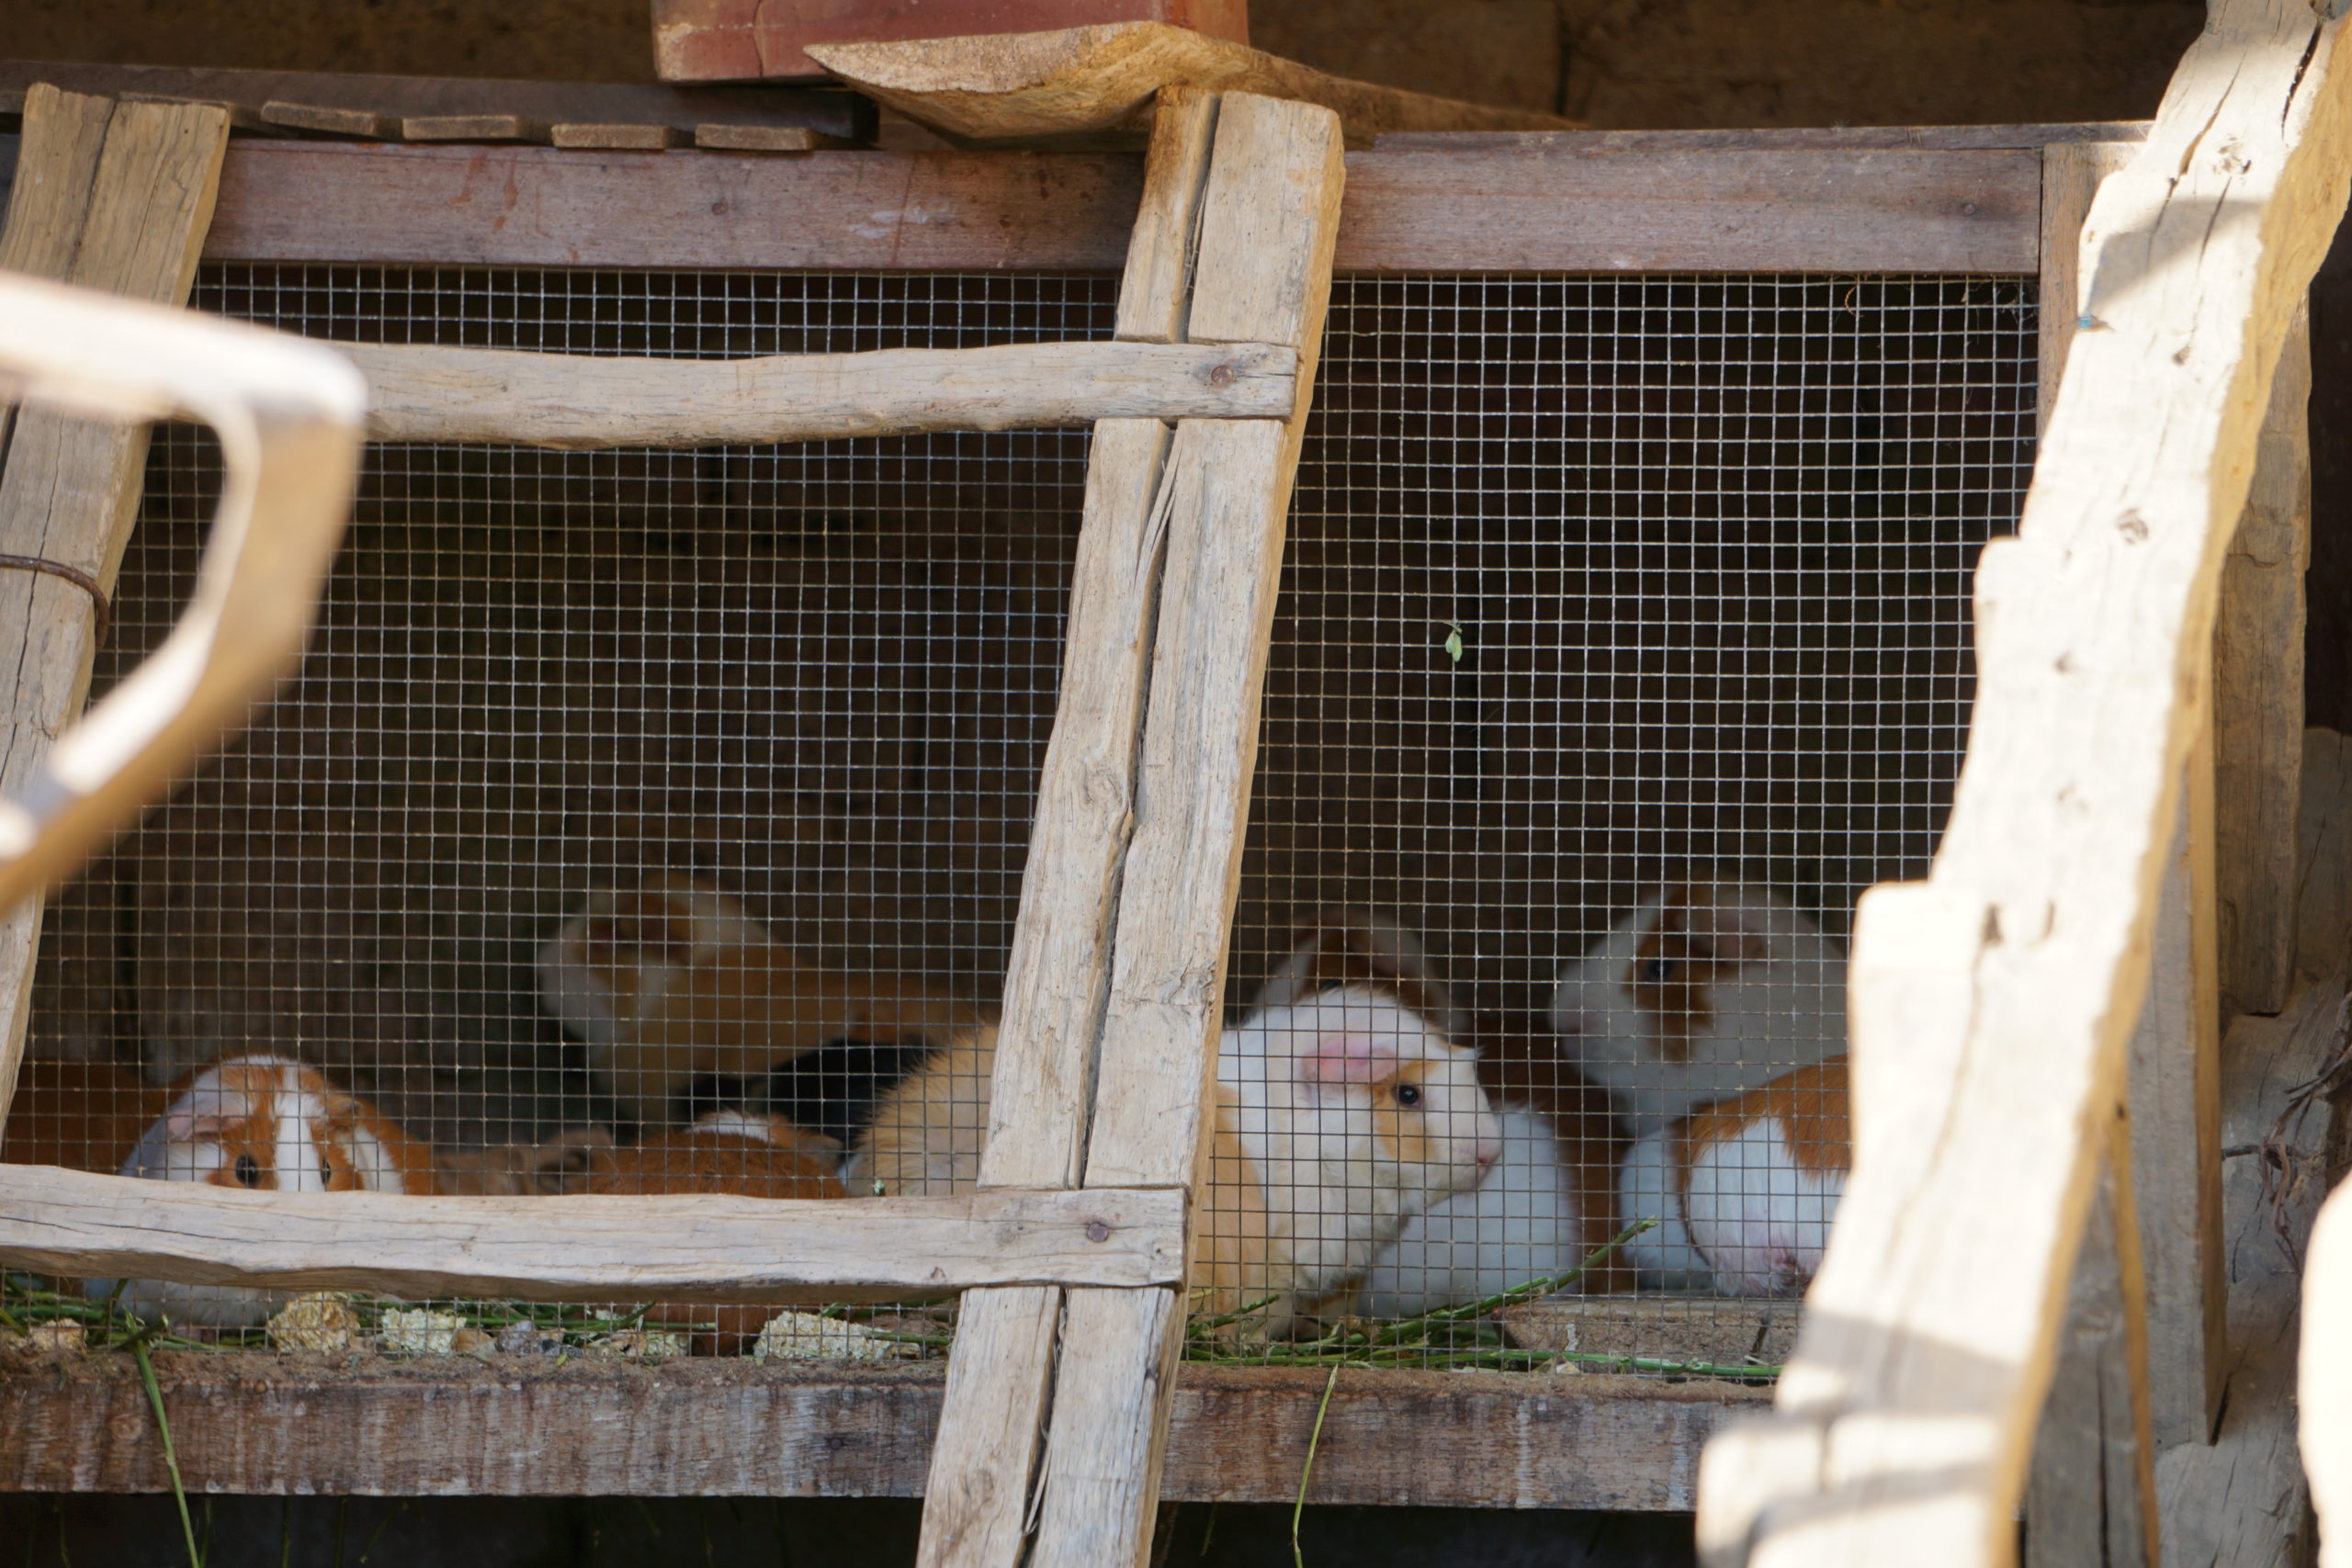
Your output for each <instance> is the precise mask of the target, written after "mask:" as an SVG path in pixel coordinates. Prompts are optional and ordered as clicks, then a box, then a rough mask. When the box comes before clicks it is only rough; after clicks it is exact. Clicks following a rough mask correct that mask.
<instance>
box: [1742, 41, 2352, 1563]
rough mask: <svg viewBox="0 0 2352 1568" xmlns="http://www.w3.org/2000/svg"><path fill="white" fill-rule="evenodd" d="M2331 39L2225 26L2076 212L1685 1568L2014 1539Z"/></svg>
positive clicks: (2312, 230) (2305, 264) (1970, 1559)
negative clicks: (1920, 865)
mask: <svg viewBox="0 0 2352 1568" xmlns="http://www.w3.org/2000/svg"><path fill="white" fill-rule="evenodd" d="M2342 28H2343V24H2342V22H2341V21H2335V22H2321V21H2319V20H2318V19H2317V18H2316V17H2313V16H2312V13H2311V12H2309V11H2308V10H2307V9H2304V8H2301V7H2289V8H2284V9H2281V8H2278V7H2275V6H2268V5H2267V4H2263V3H2261V0H2225V3H2224V4H2221V5H2217V6H2216V7H2215V8H2214V16H2213V18H2212V20H2211V22H2210V23H2209V26H2208V28H2207V29H2206V31H2205V32H2204V33H2203V34H2202V35H2201V36H2200V38H2199V40H2198V42H2197V43H2196V44H2195V45H2194V46H2193V47H2192V49H2191V50H2190V51H2189V53H2188V56H2187V57H2186V59H2185V60H2184V62H2183V64H2182V67H2181V70H2180V72H2179V73H2178V74H2177V76H2176V78H2175V80H2174V84H2173V87H2172V90H2171V91H2170V92H2169V93H2168V95H2167V96H2166V98H2165V106H2164V108H2163V110H2162V112H2161V113H2160V114H2159V115H2158V117H2157V121H2156V126H2155V129H2154V131H2153V132H2152V133H2151V135H2150V137H2149V140H2148V141H2147V143H2146V144H2145V146H2144V148H2143V152H2142V154H2141V155H2140V156H2139V157H2137V158H2135V159H2134V160H2133V161H2132V163H2131V164H2130V165H2128V166H2127V167H2126V168H2125V169H2124V170H2123V171H2122V172H2121V173H2120V174H2118V175H2115V176H2114V177H2112V178H2110V179H2109V181H2108V182H2107V184H2106V185H2105V186H2103V187H2102V189H2101V190H2100V193H2099V195H2098V199H2097V201H2096V202H2095V203H2094V204H2093V207H2092V210H2091V218H2090V222H2089V225H2088V228H2087V230H2086V241H2087V243H2088V245H2089V254H2088V255H2087V256H2086V263H2085V270H2086V274H2087V276H2088V277H2089V284H2088V288H2087V289H2086V307H2085V310H2084V314H2085V315H2086V317H2088V318H2089V321H2090V323H2091V325H2090V328H2089V329H2088V330H2086V331H2084V332H2082V333H2080V334H2079V335H2078V336H2077V338H2076V340H2075V344H2074V346H2073V348H2072V350H2071V352H2070V355H2069V359H2068V363H2067V367H2066V372H2065V379H2064V383H2063V387H2062V392H2061V396H2060V399H2059V402H2058V405H2057V408H2056V410H2055V412H2053V414H2052V420H2051V425H2050V431H2049V435H2048V438H2047V440H2046V442H2045V443H2044V445H2043V446H2042V450H2041V461H2040V466H2039V468H2038V470H2037V472H2036V475H2035V479H2034V484H2033V489H2032V491H2031V492H2030V495H2029V497H2028V500H2027V502H2026V508H2025V517H2024V522H2023V525H2022V527H2021V530H2020V535H2019V537H2018V539H2017V540H2015V541H2009V542H2003V543H1997V544H1996V545H1995V546H1993V547H1991V548H1990V549H1988V550H1987V551H1986V552H1985V556H1984V558H1983V560H1982V562H1981V564H1980V566H1979V568H1978V575H1977V583H1976V593H1977V604H1978V624H1979V636H1978V652H1979V664H1980V678H1979V685H1978V692H1977V703H1976V709H1975V716H1974V721H1973V729H1972V733H1971V737H1970V744H1969V756H1968V762H1967V766H1966V768H1965V770H1964V771H1963V773H1962V777H1961V781H1960V786H1959V790H1958V794H1957V797H1956V799H1955V803H1954V807H1953V811H1952V815H1951V825H1950V828H1949V829H1948V830H1947V832H1946V835H1945V838H1944V840H1943V844H1942V847H1941V850H1940V852H1939V854H1938V856H1937V860H1936V863H1935V870H1934V874H1933V878H1932V880H1931V881H1930V882H1928V884H1925V885H1918V886H1905V887H1897V888H1880V889H1876V890H1873V891H1872V892H1871V893H1870V894H1869V895H1867V896H1866V897H1864V899H1863V902H1862V905H1861V908H1860V918H1859V919H1858V922H1857V929H1856V937H1855V942H1854V949H1853V964H1852V968H1851V970H1850V972H1849V974H1850V979H1849V985H1850V1005H1851V1009H1852V1017H1853V1022H1854V1040H1853V1062H1854V1073H1855V1082H1854V1095H1855V1102H1856V1116H1855V1127H1856V1132H1857V1134H1858V1136H1857V1141H1856V1147H1855V1155H1856V1163H1855V1168H1854V1172H1853V1179H1852V1181H1851V1183H1850V1184H1849V1187H1848V1189H1847V1191H1846V1196H1845V1200H1844V1202H1843V1204H1842V1206H1841V1208H1840V1210H1839V1213H1838V1227H1837V1231H1836V1233H1835V1235H1833V1236H1832V1238H1831V1241H1830V1246H1829V1250H1828V1253H1827V1256H1826V1258H1825V1261H1824V1264H1823V1267H1822V1269H1821V1272H1820V1273H1819V1275H1818V1276H1817V1277H1816V1278H1815V1281H1814V1285H1813V1289H1812V1291H1811V1292H1810V1294H1809V1297H1808V1303H1809V1311H1808V1315H1807V1318H1806V1323H1805V1327H1804V1331H1803V1333H1802V1335H1801V1337H1800V1339H1799V1345H1798V1354H1797V1357H1796V1359H1795V1360H1794V1361H1792V1363H1791V1365H1790V1368H1789V1370H1788V1371H1787V1372H1786V1373H1784V1374H1783V1376H1782V1378H1781V1384H1780V1389H1779V1393H1778V1395H1777V1399H1776V1410H1777V1411H1778V1412H1779V1418H1778V1419H1777V1420H1776V1421H1775V1422H1774V1423H1772V1424H1770V1425H1769V1426H1767V1427H1763V1428H1761V1429H1759V1430H1758V1431H1757V1432H1755V1433H1752V1434H1742V1435H1740V1436H1739V1437H1737V1438H1726V1439H1725V1440H1724V1441H1723V1442H1719V1443H1718V1444H1716V1445H1715V1446H1714V1449H1713V1451H1711V1453H1710V1455H1709V1457H1708V1460H1707V1463H1706V1467H1705V1469H1704V1472H1702V1509H1701V1526H1700V1533H1701V1545H1702V1551H1705V1552H1707V1553H1708V1554H1709V1557H1710V1561H1711V1562H1716V1563H1735V1562H1744V1563H1753V1564H1757V1565H1758V1568H1764V1565H1772V1568H1780V1565H1782V1564H1793V1563H1797V1562H1804V1563H1806V1564H1808V1565H1811V1564H1847V1563H1850V1564H1863V1563H1871V1564H1876V1563H1883V1562H1905V1563H1909V1564H1913V1565H1915V1568H1928V1565H1931V1564H1945V1563H1950V1564H1955V1565H1957V1564H1963V1563H1964V1564H1971V1565H1973V1564H1978V1563H1984V1562H1997V1561H2000V1560H2001V1559H2002V1557H2003V1555H2004V1554H2005V1553H2006V1552H2007V1551H2008V1549H2009V1540H2010V1531H2011V1530H2012V1529H2013V1528H2014V1526H2013V1519H2014V1514H2015V1509H2016V1506H2017V1503H2018V1494H2019V1491H2020V1486H2021V1483H2022V1481H2023V1476H2024V1468H2025V1461H2026V1451H2027V1445H2028V1442H2029V1439H2030V1432H2031V1429H2032V1423H2033V1417H2034V1415H2035V1413H2036V1410H2037V1408H2038V1407H2039V1405H2040V1403H2041V1399H2042V1396H2043V1395H2044V1393H2046V1390H2047V1386H2048V1380H2049V1376H2050V1371H2051V1365H2052V1348H2053V1345H2054V1341H2055V1337H2056V1332H2057V1327H2058V1323H2057V1315H2056V1313H2055V1311H2054V1307H2055V1303H2057V1301H2058V1300H2059V1299H2060V1297H2061V1287H2062V1285H2063V1282H2064V1280H2065V1278H2066V1274H2067V1269H2068V1268H2069V1266H2070V1264H2071V1262H2072V1259H2073V1255H2074V1252H2075V1246H2076V1243H2077V1241H2078V1239H2079V1236H2080V1233H2081V1228H2082V1224H2083V1218H2084V1215H2085V1213H2086V1209H2087V1207H2088V1202H2089V1199H2090V1196H2091V1190H2092V1182H2093V1179H2094V1176H2095V1173H2096V1170H2097V1151H2096V1149H2095V1148H2094V1147H2093V1146H2092V1145H2090V1144H2089V1143H2088V1142H2086V1137H2085V1133H2086V1129H2087V1128H2090V1127H2093V1126H2095V1125H2097V1123H2098V1120H2099V1118H2100V1117H2101V1116H2102V1115H2103V1114H2104V1113H2106V1112H2107V1111H2108V1110H2109V1108H2110V1107H2111V1106H2112V1104H2113V1103H2114V1101H2115V1099H2116V1097H2117V1096H2118V1095H2119V1094H2120V1090H2121V1088H2122V1066H2123V1061H2122V1058H2123V1046H2124V1042H2125V1037H2126V1034H2127V1032H2128V1026H2129V1023H2130V1021H2131V1016H2132V1012H2133V1010H2134V1003H2135V1000H2136V998H2138V996H2139V995H2140V994H2141V992H2142V990H2143V987H2144V986H2145V984H2146V979H2147V974H2148V968H2147V965H2148V952H2149V939H2150V934H2151V931H2152V927H2153V924H2154V913H2155V906H2156V897H2155V894H2156V888H2157V883H2158V880H2159V875H2160V873H2161V869H2162V863H2163V858H2164V857H2163V852H2164V848H2165V842H2166V840H2167V839H2168V836H2169V830H2170V828H2171V825H2172V821H2173V817H2174V812H2175V810H2176V808H2177V800H2178V795H2179V779H2180V770H2181V768H2182V766H2183V764H2184V762H2185V761H2186V759H2187V755H2188V750H2189V746H2190V742H2191V739H2192V737H2193V734H2194V731H2195V721H2196V703H2197V697H2198V694H2199V687H2200V686H2201V683H2202V680H2203V671H2204V670H2205V668H2206V665H2205V660H2207V659H2208V658H2209V657H2210V644H2209V641H2208V638H2209V637H2210V632H2211V617H2212V614H2213V604H2214V601H2215V599H2216V598H2217V597H2218V592H2219V580H2220V575H2221V567H2222V558H2223V557H2224V555H2225V554H2226V552H2227V548H2228V543H2229V536H2230V531H2231V529H2232V528H2233V526H2234V525H2235V523H2236V520H2237V514H2238V512H2239V510H2240V509H2241V507H2242V505H2243V503H2244V501H2245V494H2246V486H2247V480H2248V477H2249V475H2250V472H2251V470H2252V468H2253V459H2254V455H2255V449H2256V445H2257V441H2258V436H2259V431H2260V425H2261V420H2262V412H2263V408H2264V406H2265V404H2266V403H2267V393H2268V382H2269V377H2270V374H2271V370H2272V368H2273V367H2274V365H2275V363H2276V361H2277V358H2278V352H2279V347H2280V344H2282V343H2283V342H2284V340H2285V338H2286V336H2287V333H2288V328H2289V324H2290V321H2291V318H2292V314H2293V310H2294V306H2295V302H2296V301H2297V300H2299V299H2301V297H2302V295H2303V293H2304V291H2305V289H2306V288H2308V287H2309V283H2310V279H2311V276H2312V273H2313V272H2314V271H2315V270H2316V268H2317V266H2318V265H2319V261H2320V259H2321V257H2322V255H2323V254H2324V252H2325V250H2326V248H2327V244H2328V243H2329V240H2330V238H2331V236H2332V234H2333V231H2334V229H2335V223H2336V221H2337V219H2338V218H2339V216H2340V215H2341V213H2342V211H2343V209H2344V202H2345V196H2346V186H2347V184H2352V123H2347V122H2352V62H2348V61H2343V60H2341V59H2340V58H2339V56H2338V54H2337V44H2338V42H2339V40H2340V37H2341V32H2342Z"/></svg>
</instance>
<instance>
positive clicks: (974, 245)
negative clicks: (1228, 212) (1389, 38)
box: [0, 133, 2041, 274]
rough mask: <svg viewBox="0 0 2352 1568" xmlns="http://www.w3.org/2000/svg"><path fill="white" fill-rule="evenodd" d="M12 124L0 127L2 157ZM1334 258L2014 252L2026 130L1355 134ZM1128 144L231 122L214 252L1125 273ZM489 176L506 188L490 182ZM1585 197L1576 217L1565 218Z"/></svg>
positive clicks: (1849, 262) (1477, 267)
mask: <svg viewBox="0 0 2352 1568" xmlns="http://www.w3.org/2000/svg"><path fill="white" fill-rule="evenodd" d="M11 145H13V139H12V138H8V137H5V136H0V161H5V158H6V152H7V149H8V148H9V147H10V146H11ZM1348 170H1349V173H1348V183H1349V194H1348V201H1347V204H1346V207H1345V208H1344V209H1343V210H1342V212H1341V214H1340V249H1339V254H1338V255H1337V257H1336V258H1335V261H1334V265H1336V266H1337V267H1338V268H1339V269H1340V271H1342V272H1429V271H1447V272H1510V271H1533V272H1553V271H1563V272H1655V271H1699V272H1708V271H1738V270H1742V269H1745V268H1747V267H1751V266H1755V267H1764V268H1767V269H1770V270H1786V271H1795V272H1897V273H1950V272H1971V273H1998V274H2028V273H2031V272H2032V271H2033V270H2034V266H2035V256H2036V254H2037V249H2036V247H2037V241H2036V237H2035V236H2036V223H2035V214H2036V211H2037V210H2038V208H2039V205H2040V200H2041V197H2040V188H2041V186H2040V182H2041V158H2040V156H2039V155H2038V154H2037V153H2035V152H2031V151H2013V150H2001V149H1994V150H1986V151H1966V150H1961V151H1939V150H1936V149H1933V148H1928V149H1919V150H1890V151H1875V150H1867V149H1864V150H1850V149H1845V148H1842V147H1839V146H1838V145H1836V144H1834V143H1832V144H1827V145H1824V146H1820V147H1812V146H1802V147H1791V148H1785V149H1774V148H1737V147H1733V148H1721V149H1715V148H1704V147H1702V148H1695V149H1693V148H1683V147H1679V146H1678V145H1677V144H1675V143H1674V142H1672V141H1664V142H1662V143H1661V144H1660V145H1659V146H1657V147H1655V148H1652V147H1649V146H1647V145H1645V144H1635V145H1630V146H1625V147H1621V148H1617V149H1616V150H1614V151H1611V150H1609V149H1607V148H1603V147H1595V146H1593V145H1592V139H1591V137H1590V136H1589V135H1587V134H1585V133H1570V134H1563V135H1559V136H1553V137H1543V138H1536V139H1534V140H1533V141H1531V142H1529V143H1528V144H1526V145H1519V144H1516V143H1515V144H1513V145H1511V146H1509V147H1504V148H1498V149H1494V150H1491V151H1488V152H1467V151H1465V152H1442V151H1432V150H1430V149H1426V148H1421V147H1419V146H1416V145H1407V146H1401V147H1399V148H1397V150H1395V151H1390V150H1388V149H1387V148H1385V147H1384V148H1382V149H1380V150H1376V151H1374V152H1355V153H1351V154H1350V156H1349V160H1348ZM1140 175H1141V170H1140V166H1139V164H1137V162H1136V159H1135V158H1134V157H1133V156H1132V155H1129V154H1124V153H1088V152H1055V153H1042V152H1023V153H1013V152H986V153H978V152H975V153H956V152H929V153H906V152H861V153H859V154H857V155H856V156H855V157H848V156H833V155H830V154H825V153H821V152H820V153H818V154H815V155H812V156H809V157H806V158H801V157H786V158H743V157H733V156H722V155H720V154H718V153H715V152H712V153H706V152H685V151H678V152H668V153H665V154H662V155H659V156H656V155H653V154H650V153H646V154H630V153H625V152H614V153H611V154H608V155H605V156H600V157H595V158H581V157H576V156H572V155H571V154H569V153H566V152H561V151H559V150H555V149H550V148H544V147H532V146H528V145H516V144H486V145H481V146H476V147H465V148H459V147H435V146H429V145H428V146H400V145H382V144H373V143H362V142H337V141H236V142H234V143H232V145H231V148H230V152H229V161H228V165H227V169H226V172H225V174H224V175H223V177H222V185H221V197H220V212H219V216H218V219H217V220H216V221H215V223H214V226H213V231H212V234H211V237H210V239H209V241H208V243H207V249H206V253H205V254H206V257H207V259H209V260H213V261H367V262H377V263H386V264H390V263H401V262H410V263H416V264H420V265H497V266H614V267H850V268H856V269H860V270H880V271H921V270H926V269H944V270H957V269H972V268H1002V267H1023V268H1032V267H1034V268H1046V269H1055V268H1073V269H1080V270H1085V269H1098V270H1104V271H1109V270H1115V269H1116V268H1118V267H1119V266H1120V265H1121V264H1122V261H1123V260H1124V258H1125V254H1126V248H1127V238H1128V231H1129V229H1130V228H1131V226H1132V224H1133V222H1134V220H1135V215H1136V195H1137V192H1138V190H1139V188H1140V185H1141V177H1140ZM485 190H494V191H495V193H496V196H495V198H494V199H491V198H486V197H484V196H483V195H482V193H483V191H485ZM1570 214H1573V215H1574V220H1573V221H1571V220H1569V215H1570Z"/></svg>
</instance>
